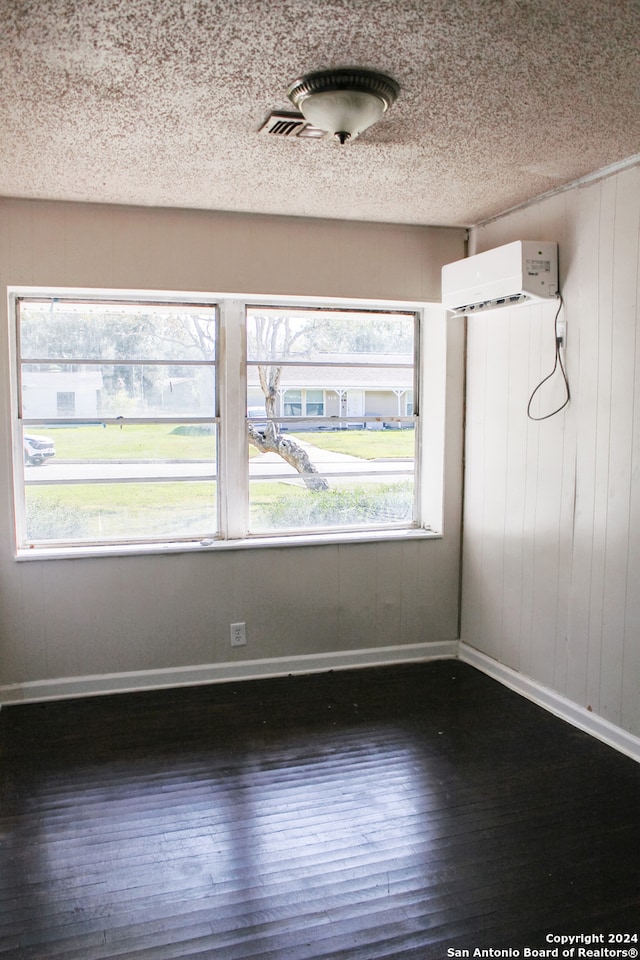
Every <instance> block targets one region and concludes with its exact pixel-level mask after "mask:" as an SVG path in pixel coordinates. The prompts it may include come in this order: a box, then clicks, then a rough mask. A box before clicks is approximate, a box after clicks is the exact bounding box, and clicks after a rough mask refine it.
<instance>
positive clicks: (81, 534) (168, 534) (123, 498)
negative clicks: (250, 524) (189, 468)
mask: <svg viewBox="0 0 640 960" xmlns="http://www.w3.org/2000/svg"><path fill="white" fill-rule="evenodd" d="M216 532H217V529H216V489H215V484H213V483H210V482H209V483H198V482H182V483H91V484H71V485H65V486H56V485H41V486H40V485H39V486H31V487H27V489H26V539H27V543H33V542H38V541H45V542H46V541H59V540H61V541H69V540H79V541H99V542H105V541H106V542H109V541H130V540H134V541H138V542H144V541H152V540H167V539H176V538H189V539H205V538H210V537H214V536H215V535H216Z"/></svg>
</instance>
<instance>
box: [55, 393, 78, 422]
mask: <svg viewBox="0 0 640 960" xmlns="http://www.w3.org/2000/svg"><path fill="white" fill-rule="evenodd" d="M56 406H57V411H58V416H59V417H72V416H73V415H74V413H75V412H76V395H75V392H74V391H73V390H59V391H58V394H57V403H56Z"/></svg>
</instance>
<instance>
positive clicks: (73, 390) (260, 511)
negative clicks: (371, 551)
mask: <svg viewBox="0 0 640 960" xmlns="http://www.w3.org/2000/svg"><path fill="white" fill-rule="evenodd" d="M12 302H13V304H14V307H15V343H14V354H15V371H14V373H15V389H14V410H15V418H14V422H15V435H16V441H17V446H16V447H14V449H18V448H21V449H23V450H24V456H23V457H22V458H20V459H18V458H16V462H15V465H14V469H15V474H16V482H15V486H14V489H15V491H16V494H15V499H16V533H17V548H18V555H21V556H26V555H32V556H33V555H34V553H33V551H34V550H35V551H36V552H37V553H38V555H43V553H44V554H45V555H46V552H47V551H49V555H53V553H54V552H55V550H56V549H57V550H60V549H63V548H68V549H70V550H71V551H72V552H73V551H78V552H81V551H82V550H83V549H85V548H87V547H91V548H94V549H95V548H99V547H102V546H104V547H107V548H108V547H113V546H114V545H119V546H121V547H122V548H123V549H130V548H133V546H134V545H143V544H160V545H166V544H167V543H169V544H178V545H179V544H183V545H184V546H185V548H186V546H187V545H189V544H191V545H198V544H203V543H204V544H207V545H215V544H224V543H231V544H237V543H238V542H239V541H244V542H246V543H251V542H256V543H258V542H259V543H264V542H270V541H272V540H273V538H274V537H291V536H300V535H303V536H307V537H308V536H311V535H312V536H313V537H318V536H319V537H322V536H325V535H329V536H334V537H340V536H343V535H353V533H357V532H361V533H366V532H368V533H370V534H374V533H376V532H377V533H378V534H379V533H380V532H384V531H389V532H391V531H397V532H400V531H403V530H404V531H407V530H410V529H415V530H420V529H423V530H424V529H425V527H426V525H425V523H424V519H423V517H422V516H421V509H422V507H423V503H422V497H421V490H422V489H423V486H424V484H422V483H421V472H420V462H421V433H422V429H421V422H420V410H419V404H418V403H417V402H415V403H414V398H417V397H419V396H420V384H419V364H418V363H417V362H416V358H417V357H418V356H419V345H418V336H419V329H420V325H419V318H420V312H419V311H418V310H417V309H394V310H390V309H385V308H382V307H381V308H379V309H369V308H367V309H364V308H358V307H352V306H351V305H350V306H349V307H346V306H345V307H340V308H335V307H324V306H322V305H317V304H314V305H313V306H312V307H304V306H300V305H296V306H292V307H285V306H279V305H276V304H269V305H267V306H261V305H258V304H254V303H251V302H242V301H240V300H238V299H233V300H231V299H225V298H217V302H215V303H212V302H209V303H205V302H202V303H200V302H195V298H194V300H188V302H184V303H180V302H176V301H175V300H174V299H169V298H167V299H166V300H163V299H161V298H159V297H155V298H148V299H144V298H137V297H134V296H131V295H125V294H121V295H120V294H115V295H112V296H110V297H109V298H102V297H100V296H99V295H98V294H95V295H93V294H91V293H88V292H85V293H83V295H82V296H80V295H74V294H73V292H71V291H56V292H55V295H54V294H50V293H48V294H47V295H46V296H44V295H42V294H41V293H40V292H39V291H38V293H37V295H36V294H35V293H33V294H31V293H29V292H27V291H23V292H15V293H14V294H13V296H12ZM222 345H224V348H223V347H222ZM238 371H240V375H239V376H238ZM436 459H437V458H436ZM434 462H436V461H435V460H434ZM440 463H441V461H440Z"/></svg>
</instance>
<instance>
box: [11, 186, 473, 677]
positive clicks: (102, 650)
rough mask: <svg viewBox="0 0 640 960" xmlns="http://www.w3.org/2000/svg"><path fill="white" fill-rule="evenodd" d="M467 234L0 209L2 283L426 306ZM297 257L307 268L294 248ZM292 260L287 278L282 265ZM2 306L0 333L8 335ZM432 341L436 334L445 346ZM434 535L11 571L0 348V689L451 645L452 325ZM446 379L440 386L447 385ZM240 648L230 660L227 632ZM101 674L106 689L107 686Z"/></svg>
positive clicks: (455, 499)
mask: <svg viewBox="0 0 640 960" xmlns="http://www.w3.org/2000/svg"><path fill="white" fill-rule="evenodd" d="M463 242H464V234H463V231H461V230H446V229H435V228H428V227H404V226H393V225H385V224H365V223H342V222H337V221H307V220H293V219H286V218H277V217H258V216H256V217H253V216H241V215H231V214H216V213H206V212H198V211H179V210H153V209H136V208H131V209H127V208H117V207H99V206H93V205H81V204H66V203H61V204H56V203H45V202H37V201H21V200H3V201H0V283H1V284H2V288H3V289H5V288H6V286H7V285H41V286H44V285H52V286H70V287H97V288H128V289H143V290H153V289H160V290H167V289H168V290H175V291H196V292H206V291H216V292H229V291H231V292H233V291H236V292H238V291H239V292H243V293H259V294H265V295H266V294H277V295H295V296H304V295H308V296H321V297H332V296H333V297H360V298H373V299H375V298H387V299H392V300H398V299H402V300H424V301H429V300H438V299H439V293H440V287H439V284H440V269H441V265H442V264H443V263H445V262H449V261H451V260H456V259H459V258H460V257H461V256H462V255H463ZM301 249H304V251H305V255H304V257H300V256H299V251H300V250H301ZM292 264H294V265H295V266H293V267H292ZM6 302H7V301H6V296H4V297H0V304H1V305H0V311H1V312H0V322H1V323H2V324H3V325H4V329H7V326H8V318H7V316H6ZM440 335H444V334H439V336H440ZM447 336H448V345H449V352H448V361H447V363H448V366H447V370H446V378H447V391H448V393H447V396H448V409H447V423H446V438H447V452H446V471H445V478H446V487H445V490H446V498H445V517H444V521H445V535H444V537H443V538H442V539H438V540H428V541H420V542H416V541H406V542H387V543H384V542H381V543H375V542H372V543H366V544H342V545H327V546H321V547H286V548H282V549H274V550H272V549H267V550H259V549H244V550H238V551H225V552H217V553H216V552H210V553H198V554H180V555H167V556H137V557H128V558H94V559H74V560H46V561H31V562H23V563H17V562H15V561H14V560H13V559H12V557H11V541H12V536H11V525H12V523H13V519H12V509H11V474H10V456H9V453H10V443H11V441H10V435H9V422H10V416H9V407H10V403H9V401H10V397H9V387H8V385H7V364H8V359H7V343H6V337H3V338H2V339H1V340H0V369H1V370H2V377H0V382H1V384H2V386H1V387H0V611H1V614H0V685H2V684H18V685H19V684H22V683H24V682H27V681H46V680H48V679H51V678H57V677H87V676H95V677H97V680H96V681H95V684H96V686H97V687H98V688H100V687H101V684H102V686H103V687H104V686H106V687H108V686H109V682H110V681H109V680H108V677H107V675H108V674H111V673H117V672H131V671H158V670H162V669H166V670H169V671H171V670H172V669H174V668H176V669H180V668H183V667H188V666H190V665H200V664H226V663H228V662H229V661H234V662H237V663H240V662H241V661H242V660H246V661H247V662H249V663H250V662H251V661H254V660H264V659H265V658H272V657H286V658H293V657H297V656H304V655H308V654H324V653H332V652H334V651H341V652H342V651H353V652H354V656H355V654H357V651H358V650H360V649H361V648H363V647H364V648H375V647H384V646H387V645H395V644H400V645H404V646H407V647H408V646H410V645H412V644H416V643H423V642H426V643H433V644H436V643H439V642H442V641H454V640H455V638H456V636H457V614H458V569H459V567H458V561H459V530H460V500H461V461H462V450H461V435H462V392H463V391H462V381H463V376H462V356H463V341H462V324H461V323H458V322H457V323H454V324H453V325H451V326H450V327H449V328H448V333H447ZM444 376H445V371H443V372H442V377H443V380H444ZM238 621H245V622H246V624H247V646H246V647H242V648H239V649H238V648H235V649H233V650H231V648H230V645H229V624H230V623H232V622H238ZM101 678H106V679H104V681H103V680H102V679H101Z"/></svg>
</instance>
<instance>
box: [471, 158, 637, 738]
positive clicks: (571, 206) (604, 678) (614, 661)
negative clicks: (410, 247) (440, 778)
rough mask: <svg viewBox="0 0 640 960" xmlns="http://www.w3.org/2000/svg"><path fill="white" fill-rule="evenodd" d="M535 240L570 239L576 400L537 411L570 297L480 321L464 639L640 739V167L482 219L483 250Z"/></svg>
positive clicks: (474, 322)
mask: <svg viewBox="0 0 640 960" xmlns="http://www.w3.org/2000/svg"><path fill="white" fill-rule="evenodd" d="M520 239H531V240H538V239H539V240H557V241H558V243H559V247H560V275H561V284H562V292H563V295H564V301H565V313H564V316H565V318H566V320H567V351H566V363H567V369H568V374H569V379H570V384H571V392H572V400H571V404H570V406H569V407H568V408H567V409H566V410H564V411H563V412H562V413H560V414H558V415H557V416H555V417H552V418H551V419H550V420H546V421H542V422H539V423H534V422H532V421H530V420H528V419H527V417H526V406H527V400H528V397H529V395H530V393H531V391H532V389H533V388H534V386H535V385H536V384H537V383H538V381H539V380H540V379H542V377H543V376H545V374H546V373H548V372H549V370H550V369H551V367H552V365H553V349H554V346H553V344H554V340H553V317H554V313H555V305H552V304H550V305H544V306H540V305H531V306H522V307H518V308H516V309H513V310H504V311H496V312H492V313H490V314H485V315H484V316H482V315H481V316H476V317H473V319H471V320H469V322H468V383H467V450H466V480H465V511H464V516H465V519H464V531H465V532H464V551H463V590H462V596H463V608H462V639H463V640H464V641H465V642H466V643H468V644H469V645H470V646H472V647H474V648H476V649H478V650H480V651H481V652H482V653H484V654H486V655H488V656H490V657H492V658H494V659H495V660H498V661H499V662H500V663H503V664H505V665H506V666H508V667H510V668H512V669H514V670H516V671H519V672H520V673H522V674H523V675H526V676H527V677H530V678H531V679H532V680H534V681H537V682H538V683H541V684H543V685H544V686H546V687H549V688H551V689H552V690H555V691H557V692H558V693H559V694H561V695H562V696H564V697H566V698H568V699H569V700H571V701H572V702H574V703H575V704H577V705H579V706H581V707H583V708H584V709H586V710H588V711H593V713H594V714H597V715H599V716H601V717H603V718H604V719H606V720H608V721H610V722H611V723H613V724H616V725H617V726H619V727H621V728H623V729H624V730H626V731H628V732H629V733H632V734H634V735H636V736H637V735H640V333H639V330H638V324H639V309H638V295H639V292H640V290H639V252H640V168H639V167H634V168H631V169H629V170H626V171H625V172H623V173H619V174H616V175H614V176H611V177H609V178H607V179H603V180H600V181H598V182H595V183H592V184H590V185H587V186H582V187H579V188H574V189H571V190H568V191H566V192H564V193H561V194H558V195H556V196H555V197H551V198H548V199H546V200H544V201H541V202H539V203H536V204H533V205H531V206H529V207H528V208H526V209H524V210H521V211H518V212H514V213H513V214H510V215H508V216H505V217H503V218H501V219H500V220H497V221H495V222H493V223H490V224H487V225H485V226H484V227H481V228H478V229H476V230H474V231H473V234H472V252H481V251H482V250H486V249H490V248H491V247H495V246H498V245H500V244H501V243H506V242H509V241H511V240H520ZM541 397H542V399H541V401H540V404H539V406H537V407H536V411H535V412H537V413H538V414H541V413H544V412H546V411H550V410H553V409H554V407H555V406H557V403H558V401H559V400H561V397H562V390H561V387H560V383H559V378H558V379H557V380H556V382H555V383H554V384H550V385H548V387H547V389H545V390H544V391H543V392H542V395H541Z"/></svg>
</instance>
